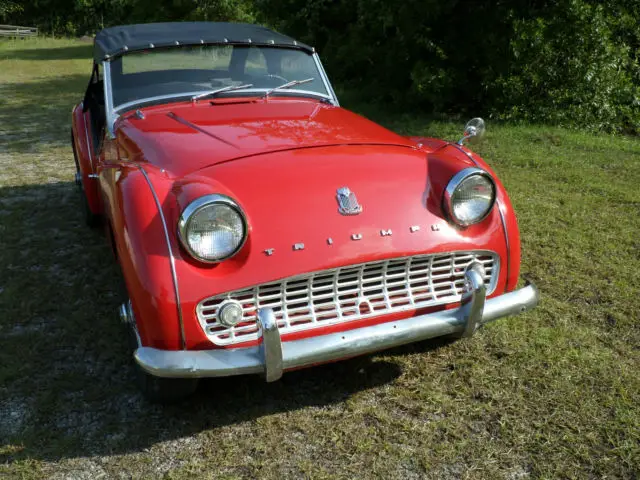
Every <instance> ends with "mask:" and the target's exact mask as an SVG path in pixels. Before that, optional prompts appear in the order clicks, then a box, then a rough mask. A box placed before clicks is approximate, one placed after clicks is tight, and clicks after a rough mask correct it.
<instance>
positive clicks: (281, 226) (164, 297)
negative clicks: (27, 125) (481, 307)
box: [73, 98, 520, 350]
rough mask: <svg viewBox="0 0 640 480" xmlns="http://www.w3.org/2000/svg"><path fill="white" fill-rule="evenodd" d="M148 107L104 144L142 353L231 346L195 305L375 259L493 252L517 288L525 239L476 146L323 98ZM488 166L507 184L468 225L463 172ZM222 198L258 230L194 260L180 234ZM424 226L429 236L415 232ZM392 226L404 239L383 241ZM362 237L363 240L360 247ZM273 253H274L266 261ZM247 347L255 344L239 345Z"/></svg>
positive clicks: (108, 201)
mask: <svg viewBox="0 0 640 480" xmlns="http://www.w3.org/2000/svg"><path fill="white" fill-rule="evenodd" d="M78 110H79V109H78V108H76V110H75V111H74V115H73V123H74V127H73V134H74V138H75V145H76V148H77V151H78V156H79V158H80V164H81V171H82V174H83V182H85V185H87V184H88V183H89V184H90V182H95V183H96V184H97V183H98V182H96V181H95V180H92V179H89V178H87V175H88V174H87V175H85V174H86V172H88V171H89V170H88V169H89V168H90V165H89V163H90V162H88V158H87V156H88V150H87V148H86V147H85V146H84V145H83V144H82V141H81V140H80V139H81V137H82V135H83V133H82V132H83V130H82V125H83V121H84V118H83V117H82V115H81V114H79V113H78ZM141 112H142V114H143V115H142V117H144V118H138V117H139V116H132V115H131V114H128V115H127V114H125V115H124V117H123V118H120V119H119V120H118V121H117V122H116V125H115V132H114V133H115V139H105V142H104V147H103V154H102V155H101V156H100V158H99V159H98V164H97V165H96V171H97V173H98V174H99V191H100V200H99V202H98V201H96V205H100V208H101V212H102V214H103V215H104V217H105V219H106V222H105V223H106V224H107V226H108V228H110V230H111V232H112V235H113V239H114V242H115V246H116V249H117V252H118V258H119V261H120V265H121V267H122V271H123V274H124V277H125V281H126V284H127V288H128V291H129V294H130V298H131V301H132V305H133V310H134V313H135V317H136V321H137V326H138V331H139V334H140V338H141V342H142V345H145V346H151V347H155V348H160V349H165V350H175V349H180V348H187V349H211V348H224V347H219V346H216V345H214V344H213V343H211V342H210V341H209V340H208V338H207V337H206V335H205V333H204V331H203V330H202V328H201V326H200V324H199V322H198V320H197V318H196V305H197V304H198V303H199V302H200V301H202V300H203V299H204V298H207V297H210V296H213V295H216V294H220V293H224V292H227V291H231V290H237V289H241V288H245V287H249V286H252V285H256V284H261V283H265V282H269V281H273V280H277V279H281V278H287V277H290V276H293V275H297V274H301V273H306V272H314V271H319V270H324V269H329V268H334V267H339V266H344V265H352V264H358V263H364V262H370V261H374V260H382V259H387V258H394V257H401V256H410V255H416V254H424V253H443V252H450V251H456V250H491V251H494V252H496V253H497V254H498V255H499V257H500V263H501V266H500V273H499V278H498V282H497V285H496V288H495V290H494V292H493V295H499V294H502V293H504V292H505V291H511V290H513V289H514V288H515V286H516V283H517V279H518V274H519V268H520V241H519V234H518V228H517V222H516V218H515V215H514V212H513V208H512V206H511V203H510V201H509V199H508V196H507V195H506V193H505V191H504V188H503V186H502V184H501V183H500V182H499V180H498V179H497V178H496V177H495V174H493V172H492V171H491V169H490V168H489V167H488V166H487V165H486V163H485V162H484V161H483V160H482V159H480V158H479V157H478V156H477V155H475V154H473V153H471V152H470V151H469V150H467V149H466V148H464V147H458V146H453V145H450V144H448V143H446V142H443V141H441V140H436V139H429V138H405V137H401V136H399V135H396V134H395V133H393V132H390V131H388V130H386V129H384V128H383V127H381V126H379V125H376V124H374V123H373V122H370V121H369V120H366V119H364V118H362V117H360V116H358V115H355V114H353V113H351V112H348V111H346V110H344V109H342V108H339V107H335V106H331V105H327V104H324V103H321V102H318V101H315V100H311V99H302V100H300V99H290V98H274V99H270V100H268V101H265V100H256V99H246V98H245V99H241V100H239V99H234V100H233V101H230V100H227V101H222V100H217V101H215V102H200V103H191V102H185V103H173V104H170V105H164V106H155V107H147V108H142V109H141ZM476 165H477V166H479V167H480V168H483V169H485V170H487V171H489V172H490V173H492V175H493V176H494V179H495V180H496V185H497V189H498V196H497V205H496V208H494V209H493V210H492V211H491V213H490V214H489V215H488V216H487V218H485V219H484V220H483V221H482V222H480V223H478V224H476V225H473V226H470V227H467V228H458V227H455V226H453V225H451V224H450V223H449V222H448V220H447V219H446V217H445V215H444V213H443V211H442V199H443V194H444V189H445V187H446V185H447V183H448V182H449V180H450V179H451V178H452V177H453V175H455V173H457V172H458V171H460V170H461V169H463V168H466V167H470V166H476ZM344 186H348V187H349V188H350V189H351V190H352V191H354V192H357V196H358V200H359V202H360V203H361V204H362V206H363V211H362V213H361V214H360V215H357V216H343V215H340V214H339V213H338V204H337V201H336V190H337V189H338V188H340V187H344ZM96 188H98V187H97V185H96ZM212 193H220V194H225V195H228V196H230V197H232V198H233V199H235V200H236V201H237V202H238V204H239V205H240V206H241V208H242V209H243V210H244V212H245V214H246V217H247V223H248V228H249V233H248V238H247V241H246V243H245V244H244V246H243V247H242V249H241V251H240V252H239V253H238V254H237V255H235V256H234V257H232V258H231V259H229V260H226V261H223V262H221V263H218V264H215V265H205V264H202V263H200V262H198V261H196V260H194V259H193V258H191V257H190V256H189V255H187V254H186V252H185V251H184V250H183V248H182V247H181V245H180V243H179V240H178V238H177V234H176V230H177V223H178V219H179V216H180V213H181V212H182V210H183V209H184V208H185V207H186V206H187V205H188V204H189V203H190V202H191V201H193V200H194V199H196V198H198V197H200V196H202V195H206V194H212ZM154 195H155V196H154ZM158 204H159V205H160V209H161V214H162V215H160V214H159V211H158ZM92 208H93V207H92ZM163 219H164V224H163ZM165 225H166V232H165ZM414 225H418V226H420V230H418V231H415V232H412V231H410V227H411V226H414ZM389 229H390V230H392V232H393V235H391V236H382V235H381V233H380V231H381V230H389ZM354 234H358V235H362V238H361V239H360V240H353V239H352V235H354ZM167 237H168V239H169V246H168V245H167V240H166V239H167ZM329 238H331V239H332V244H329V242H328V239H329ZM296 243H304V250H294V249H293V245H294V244H296ZM267 249H273V254H272V255H266V254H265V250H267ZM172 258H173V261H174V262H175V274H176V278H177V286H178V292H177V293H178V296H179V302H178V299H177V296H176V291H175V289H174V283H173V277H172V268H173V267H172ZM455 306H457V305H456V304H451V305H447V306H444V307H442V306H441V307H435V308H432V309H431V310H434V309H443V308H452V307H455ZM426 311H429V310H426ZM424 312H425V310H424V309H422V310H420V311H417V312H416V311H405V312H401V313H395V314H391V315H386V316H380V317H376V318H369V319H366V320H359V321H353V322H349V323H344V324H338V325H332V326H330V327H323V328H316V329H312V330H305V331H302V332H297V333H295V334H289V335H283V341H287V340H292V339H297V338H302V337H307V336H314V335H322V334H326V333H329V332H335V331H341V330H347V329H353V328H358V327H361V326H364V325H372V324H375V323H380V322H385V321H390V320H395V319H399V318H406V317H410V316H413V315H415V314H416V313H424ZM180 317H181V319H180ZM181 322H182V328H183V330H184V331H183V332H182V331H181ZM253 343H255V342H253ZM247 345H251V342H247V343H243V344H236V345H233V346H230V347H227V348H238V347H241V346H247Z"/></svg>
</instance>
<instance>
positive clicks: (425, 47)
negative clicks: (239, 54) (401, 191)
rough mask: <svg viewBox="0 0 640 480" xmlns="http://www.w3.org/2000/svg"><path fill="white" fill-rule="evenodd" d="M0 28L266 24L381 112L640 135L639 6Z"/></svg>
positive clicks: (533, 4)
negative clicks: (316, 56) (397, 108)
mask: <svg viewBox="0 0 640 480" xmlns="http://www.w3.org/2000/svg"><path fill="white" fill-rule="evenodd" d="M0 18H4V19H5V21H7V20H9V19H11V18H13V19H14V20H13V21H14V22H15V23H26V24H30V25H32V24H36V25H37V26H39V27H41V28H43V29H44V30H45V31H49V32H52V33H55V34H63V35H83V34H92V33H95V31H96V30H98V29H100V28H101V27H104V26H109V25H114V24H123V23H137V22H151V21H173V20H217V21H223V20H232V21H248V22H252V21H258V22H261V23H266V24H269V25H271V26H273V27H275V28H276V29H278V30H280V31H282V32H283V33H287V34H289V35H291V36H294V37H296V38H299V39H301V40H303V41H306V42H307V43H310V44H312V45H314V46H315V47H316V48H317V49H318V50H319V51H320V53H321V55H322V57H323V60H324V62H325V65H326V66H327V70H328V71H329V73H330V75H331V77H332V79H333V80H334V81H338V82H339V83H340V84H342V85H345V86H347V88H348V87H351V88H352V89H357V90H358V91H359V92H362V93H363V94H366V95H367V97H369V98H371V97H374V98H377V99H378V101H380V102H392V103H393V104H395V105H403V104H410V105H414V106H415V105H417V106H419V107H421V108H423V109H427V110H431V111H434V112H441V113H456V114H480V115H487V116H493V117H495V118H502V119H507V120H525V121H545V122H552V123H556V124H563V125H577V126H581V127H583V128H584V127H587V128H590V129H604V130H618V131H631V132H638V131H640V67H639V62H640V57H639V51H640V28H638V25H640V0H510V1H509V2H505V1H504V0H485V1H482V2H478V1H476V0H449V1H442V0H402V1H395V0H314V1H313V2H310V1H308V0H29V1H25V3H23V4H18V3H17V0H0Z"/></svg>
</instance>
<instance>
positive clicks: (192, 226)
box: [181, 202, 246, 262]
mask: <svg viewBox="0 0 640 480" xmlns="http://www.w3.org/2000/svg"><path fill="white" fill-rule="evenodd" d="M184 222H185V225H184V227H183V229H182V232H181V233H182V240H183V242H186V244H187V245H186V246H187V247H188V250H189V251H190V253H191V254H192V255H194V256H195V257H196V258H198V259H200V260H203V261H206V262H215V261H219V260H223V259H225V258H228V257H230V256H231V255H233V254H234V253H235V252H236V251H237V250H238V249H239V248H240V247H241V246H242V243H243V242H244V239H245V235H246V231H245V222H244V219H243V217H242V215H241V214H240V213H239V212H238V210H237V209H235V208H234V207H233V206H231V205H228V204H226V203H218V202H213V203H208V204H205V205H203V206H201V207H200V208H198V209H197V210H196V211H195V212H193V213H192V214H191V215H190V216H189V217H188V218H186V219H184Z"/></svg>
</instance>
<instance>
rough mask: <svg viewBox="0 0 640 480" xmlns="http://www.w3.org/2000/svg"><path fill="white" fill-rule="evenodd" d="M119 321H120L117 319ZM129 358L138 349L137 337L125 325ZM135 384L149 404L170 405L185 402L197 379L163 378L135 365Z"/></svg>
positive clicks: (196, 383) (193, 389) (195, 385)
mask: <svg viewBox="0 0 640 480" xmlns="http://www.w3.org/2000/svg"><path fill="white" fill-rule="evenodd" d="M119 321H121V319H119ZM126 328H127V333H128V337H129V345H130V352H131V356H132V357H133V352H135V351H136V349H137V348H138V346H139V345H138V336H137V335H136V333H135V331H134V329H133V327H132V326H131V325H130V324H128V325H126ZM134 364H135V365H134V368H135V370H136V372H135V374H136V383H137V384H138V389H139V390H140V392H141V393H142V395H143V396H144V397H145V398H146V399H147V400H148V401H149V402H151V403H161V404H172V403H178V402H181V401H183V400H186V399H187V398H189V397H190V396H191V395H193V394H194V393H195V391H196V389H197V388H198V379H197V378H163V377H156V376H154V375H151V374H149V373H147V372H145V371H144V370H143V369H142V368H141V367H140V365H138V364H137V363H135V361H134Z"/></svg>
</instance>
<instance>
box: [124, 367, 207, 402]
mask: <svg viewBox="0 0 640 480" xmlns="http://www.w3.org/2000/svg"><path fill="white" fill-rule="evenodd" d="M136 377H137V381H138V387H139V388H140V391H141V392H142V394H143V395H144V396H145V398H146V399H147V400H149V401H150V402H153V403H167V404H168V403H177V402H180V401H182V400H185V399H186V398H188V397H190V396H191V395H193V394H194V393H195V391H196V389H197V388H198V379H197V378H163V377H156V376H154V375H150V374H148V373H147V372H145V371H144V370H142V369H141V368H140V367H139V366H138V365H136Z"/></svg>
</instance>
